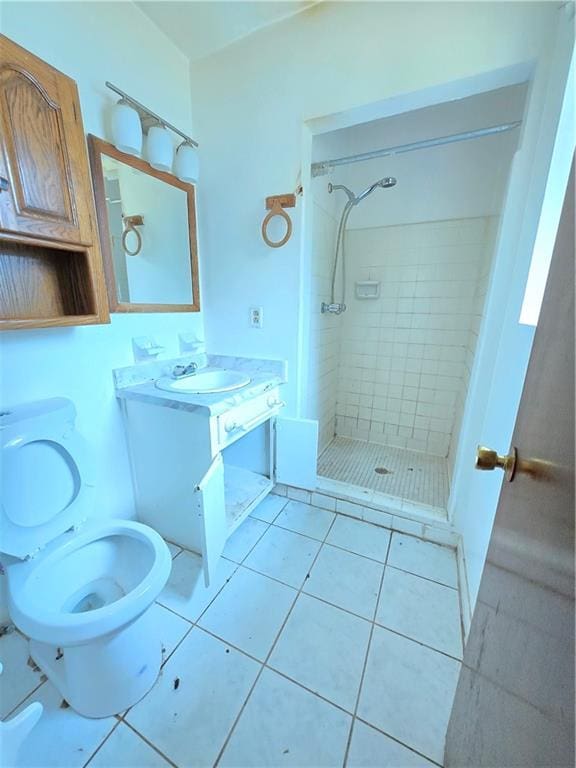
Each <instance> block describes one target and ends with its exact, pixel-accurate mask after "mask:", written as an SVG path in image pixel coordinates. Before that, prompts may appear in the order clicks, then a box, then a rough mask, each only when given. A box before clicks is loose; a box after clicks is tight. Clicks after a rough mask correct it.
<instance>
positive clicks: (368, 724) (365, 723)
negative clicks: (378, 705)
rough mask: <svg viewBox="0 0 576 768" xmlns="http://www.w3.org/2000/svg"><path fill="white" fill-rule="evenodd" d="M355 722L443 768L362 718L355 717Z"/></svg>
mask: <svg viewBox="0 0 576 768" xmlns="http://www.w3.org/2000/svg"><path fill="white" fill-rule="evenodd" d="M356 720H358V721H359V722H360V723H362V724H363V725H367V726H368V727H369V728H372V729H373V730H374V731H377V732H378V733H381V734H382V735H383V736H386V738H387V739H390V740H391V741H395V742H396V744H400V745H401V746H402V747H404V748H405V749H409V750H410V752H413V753H414V754H415V755H418V756H419V757H423V758H424V759H425V760H428V762H429V763H432V765H437V766H438V768H444V766H443V765H442V763H437V762H436V760H433V759H432V758H431V757H428V755H425V754H424V753H423V752H419V751H418V750H417V749H414V747H411V746H410V745H409V744H406V742H404V741H400V739H398V738H397V737H396V736H392V735H391V734H390V733H387V732H386V731H383V730H382V729H381V728H378V727H377V726H376V725H374V724H373V723H369V722H368V720H364V718H362V717H358V716H356Z"/></svg>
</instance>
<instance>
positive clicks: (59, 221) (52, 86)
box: [0, 35, 92, 245]
mask: <svg viewBox="0 0 576 768" xmlns="http://www.w3.org/2000/svg"><path fill="white" fill-rule="evenodd" d="M89 180H90V176H89V172H88V159H87V155H86V147H85V144H84V131H83V128H82V117H81V113H80V102H79V100H78V92H77V90H76V85H75V83H74V81H73V80H71V79H70V78H69V77H67V76H66V75H63V74H62V73H61V72H58V70H56V69H53V68H52V67H51V66H49V65H48V64H46V62H44V61H42V60H41V59H38V58H37V57H36V56H33V55H32V54H31V53H30V52H29V51H26V50H25V49H24V48H21V47H20V46H18V45H16V44H15V43H13V42H12V41H11V40H9V39H8V38H7V37H4V36H3V35H0V229H2V230H4V231H7V232H12V233H15V234H23V235H27V236H30V237H44V238H49V239H53V240H61V241H66V242H73V243H81V242H83V240H82V235H84V238H85V244H86V245H91V244H92V243H91V242H90V240H91V230H92V223H91V219H90V211H89V206H92V192H91V187H90V181H89Z"/></svg>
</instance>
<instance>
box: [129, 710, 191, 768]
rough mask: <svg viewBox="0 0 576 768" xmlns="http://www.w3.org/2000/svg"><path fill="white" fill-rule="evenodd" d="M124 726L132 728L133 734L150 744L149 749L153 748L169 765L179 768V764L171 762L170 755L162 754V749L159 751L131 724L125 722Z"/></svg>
mask: <svg viewBox="0 0 576 768" xmlns="http://www.w3.org/2000/svg"><path fill="white" fill-rule="evenodd" d="M124 725H125V726H127V727H128V728H130V730H131V731H132V732H133V733H135V734H136V736H138V737H139V738H140V739H142V741H144V742H146V744H148V746H149V747H152V749H153V750H154V751H155V752H156V753H157V754H159V755H160V756H161V757H163V758H164V760H166V762H167V763H168V764H169V765H172V766H174V768H179V766H178V764H177V763H175V762H174V761H173V760H171V759H170V758H169V757H168V755H166V754H165V753H164V752H162V751H161V750H160V749H158V747H157V746H156V745H155V744H153V743H152V742H151V741H150V740H149V739H147V738H146V736H143V735H142V734H141V733H140V731H137V730H136V728H134V726H132V725H130V723H129V722H127V721H124Z"/></svg>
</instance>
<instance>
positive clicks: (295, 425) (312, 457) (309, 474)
mask: <svg viewBox="0 0 576 768" xmlns="http://www.w3.org/2000/svg"><path fill="white" fill-rule="evenodd" d="M317 459H318V422H317V421H313V420H312V419H290V418H287V417H284V416H283V417H282V418H277V419H276V482H278V483H284V484H285V485H294V486H296V488H306V489H307V490H309V491H313V490H315V489H316V477H317V473H316V462H317Z"/></svg>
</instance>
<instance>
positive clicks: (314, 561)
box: [214, 516, 336, 768]
mask: <svg viewBox="0 0 576 768" xmlns="http://www.w3.org/2000/svg"><path fill="white" fill-rule="evenodd" d="M335 520H336V516H334V519H333V520H332V522H331V523H330V526H329V528H328V530H327V531H326V535H325V536H324V539H323V542H322V543H324V541H326V538H327V537H328V534H329V533H330V531H331V529H332V526H333V525H334V521H335ZM321 550H322V544H321V545H320V547H319V548H318V552H317V553H316V555H315V556H314V559H313V560H312V562H311V564H310V566H309V568H308V570H307V574H310V572H311V570H312V568H313V567H314V565H315V563H316V560H317V559H318V555H319V554H320V552H321ZM307 578H308V576H306V577H305V578H304V580H303V582H302V584H301V586H300V589H299V590H298V591H297V594H296V597H295V598H294V601H293V602H292V605H291V606H290V609H289V610H288V613H287V614H286V616H285V618H284V621H283V622H282V625H281V627H280V629H279V630H278V633H277V634H276V637H275V638H274V642H273V643H272V645H271V647H270V650H269V651H268V654H267V655H266V658H265V660H264V663H263V664H262V666H261V668H260V671H259V672H258V674H257V675H256V679H255V680H254V683H253V684H252V687H251V688H250V690H249V691H248V695H247V696H246V699H245V700H244V703H243V704H242V706H241V708H240V711H239V712H238V714H237V716H236V718H235V720H234V722H233V723H232V727H231V728H230V731H229V733H228V736H227V737H226V739H225V740H224V744H223V745H222V747H221V749H220V752H219V753H218V756H217V758H216V760H215V761H214V768H216V767H217V766H218V764H219V762H220V760H221V758H222V755H223V754H224V752H225V750H226V747H227V746H228V743H229V742H230V739H231V737H232V734H233V733H234V730H235V728H236V726H237V724H238V722H239V721H240V718H241V717H242V714H243V712H244V709H245V708H246V705H247V704H248V701H249V700H250V697H251V696H252V693H253V691H254V689H255V687H256V685H257V683H258V681H259V680H260V677H261V676H262V672H263V671H264V669H265V667H267V664H268V661H269V660H270V656H271V655H272V653H273V652H274V649H275V647H276V644H277V643H278V640H279V638H280V635H281V634H282V632H283V631H284V627H285V626H286V624H287V622H288V619H289V618H290V616H291V615H292V611H293V610H294V606H295V605H296V602H297V601H298V598H299V597H300V594H301V593H302V588H303V586H304V584H305V583H306V579H307Z"/></svg>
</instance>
